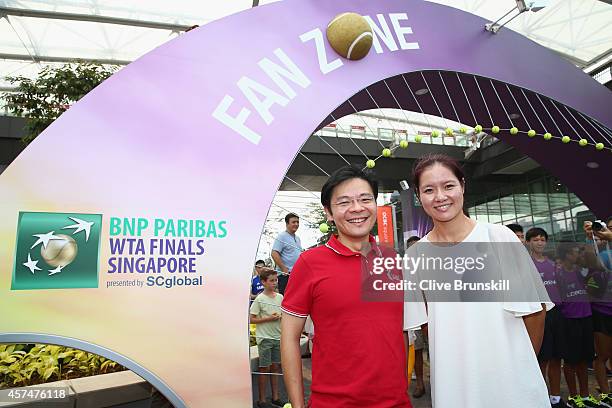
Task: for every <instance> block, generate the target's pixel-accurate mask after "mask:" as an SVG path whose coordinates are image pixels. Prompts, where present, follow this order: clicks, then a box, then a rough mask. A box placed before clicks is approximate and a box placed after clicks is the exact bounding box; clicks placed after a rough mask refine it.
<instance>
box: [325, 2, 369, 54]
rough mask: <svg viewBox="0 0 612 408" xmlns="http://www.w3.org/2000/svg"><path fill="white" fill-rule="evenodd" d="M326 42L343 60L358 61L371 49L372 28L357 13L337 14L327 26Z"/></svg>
mask: <svg viewBox="0 0 612 408" xmlns="http://www.w3.org/2000/svg"><path fill="white" fill-rule="evenodd" d="M327 41H329V44H330V45H331V46H332V48H333V49H334V51H336V52H337V53H338V54H340V55H341V56H343V57H344V58H348V59H350V60H359V59H362V58H363V57H365V56H366V55H368V52H369V51H370V48H372V28H371V27H370V24H368V21H367V20H366V19H365V18H363V17H362V16H360V15H359V14H357V13H342V14H338V15H337V16H336V17H334V19H333V20H332V21H331V22H330V23H329V24H328V26H327Z"/></svg>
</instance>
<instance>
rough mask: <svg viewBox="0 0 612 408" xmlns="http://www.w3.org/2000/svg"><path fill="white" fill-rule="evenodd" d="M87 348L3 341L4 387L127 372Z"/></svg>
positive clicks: (0, 376)
mask: <svg viewBox="0 0 612 408" xmlns="http://www.w3.org/2000/svg"><path fill="white" fill-rule="evenodd" d="M123 370H125V368H124V367H122V366H121V365H119V364H117V363H116V362H114V361H112V360H109V359H107V358H104V357H101V356H98V355H97V354H92V353H88V352H86V351H81V350H76V349H72V348H69V347H63V346H54V345H48V344H0V389H1V388H10V387H22V386H28V385H34V384H42V383H46V382H52V381H59V380H69V379H72V378H79V377H87V376H91V375H97V374H107V373H112V372H116V371H123Z"/></svg>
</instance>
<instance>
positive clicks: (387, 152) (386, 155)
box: [382, 149, 391, 157]
mask: <svg viewBox="0 0 612 408" xmlns="http://www.w3.org/2000/svg"><path fill="white" fill-rule="evenodd" d="M382 155H383V157H389V156H391V149H383V150H382Z"/></svg>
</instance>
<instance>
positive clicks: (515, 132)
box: [510, 127, 518, 135]
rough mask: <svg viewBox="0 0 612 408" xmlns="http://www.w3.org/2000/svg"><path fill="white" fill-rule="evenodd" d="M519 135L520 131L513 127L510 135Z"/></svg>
mask: <svg viewBox="0 0 612 408" xmlns="http://www.w3.org/2000/svg"><path fill="white" fill-rule="evenodd" d="M517 133H518V129H517V128H515V127H512V128H511V129H510V134H511V135H516V134H517Z"/></svg>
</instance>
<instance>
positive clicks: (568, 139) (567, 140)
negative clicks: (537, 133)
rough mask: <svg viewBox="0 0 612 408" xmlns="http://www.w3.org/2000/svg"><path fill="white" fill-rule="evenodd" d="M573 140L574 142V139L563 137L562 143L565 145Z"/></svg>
mask: <svg viewBox="0 0 612 408" xmlns="http://www.w3.org/2000/svg"><path fill="white" fill-rule="evenodd" d="M571 140H572V139H570V137H569V136H563V137H562V138H561V141H562V142H563V143H569V142H570V141H571Z"/></svg>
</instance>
